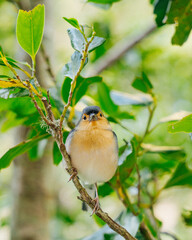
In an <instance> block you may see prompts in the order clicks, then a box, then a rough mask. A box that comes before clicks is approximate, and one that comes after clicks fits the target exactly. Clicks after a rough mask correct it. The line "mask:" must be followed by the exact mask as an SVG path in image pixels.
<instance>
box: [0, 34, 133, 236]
mask: <svg viewBox="0 0 192 240" xmlns="http://www.w3.org/2000/svg"><path fill="white" fill-rule="evenodd" d="M95 34H96V33H95V31H93V33H92V37H91V39H90V40H89V41H88V40H87V41H86V45H85V49H84V51H83V52H82V59H81V63H80V67H79V70H78V72H77V74H76V76H75V77H74V79H73V81H72V82H71V89H70V94H69V98H68V102H67V104H66V105H65V107H64V109H63V112H62V115H61V117H60V121H59V124H58V122H57V121H56V120H55V118H54V115H53V112H52V110H51V103H50V98H49V92H48V91H47V98H46V97H44V96H43V95H42V93H41V87H40V86H39V83H38V82H37V79H36V78H35V74H34V76H31V75H30V74H29V73H27V74H26V75H27V76H28V77H29V80H24V81H23V80H21V79H20V77H19V76H18V75H17V73H16V71H15V70H14V69H13V68H12V66H11V65H10V64H9V63H8V62H7V59H6V57H5V56H3V55H2V53H1V58H2V60H3V62H4V64H5V65H6V66H7V67H8V68H9V69H10V70H11V71H12V72H13V74H14V75H15V77H16V78H17V79H18V80H19V81H20V83H22V84H23V86H24V87H25V88H27V89H28V90H29V96H30V97H31V99H32V101H33V103H34V106H35V107H36V109H37V111H38V112H39V115H40V116H41V118H42V119H43V121H44V122H45V123H46V124H47V125H48V126H49V130H50V132H51V134H52V136H53V137H54V139H55V141H56V142H57V144H58V147H59V149H60V152H61V154H62V156H63V158H64V159H65V161H66V164H67V169H66V170H67V172H68V173H69V174H70V175H73V173H74V168H73V166H72V164H71V159H70V156H69V155H68V153H67V151H66V148H65V144H64V142H63V131H62V130H63V129H62V128H63V121H64V118H65V114H66V112H67V110H68V108H69V106H70V104H71V100H72V97H73V92H74V89H75V86H76V81H77V78H78V76H79V75H80V73H81V71H82V69H83V67H84V64H85V61H86V57H87V54H88V48H89V45H90V43H91V42H92V41H93V39H94V36H95ZM33 73H35V72H34V71H33ZM32 79H34V80H35V86H36V89H37V92H34V91H33V89H32V85H31V83H30V80H32ZM39 101H40V103H41V104H43V106H44V109H45V111H43V110H42V109H41V107H40V106H39V104H38V103H39ZM72 181H73V183H74V185H75V187H76V189H77V190H78V192H79V194H80V196H79V197H78V199H80V200H81V201H84V202H86V203H87V205H88V206H89V207H90V208H91V209H94V208H95V204H94V201H93V199H92V198H91V197H90V195H89V194H88V193H87V191H86V190H85V188H84V187H83V186H82V185H81V183H80V181H79V179H78V177H77V175H76V174H74V176H73V177H72ZM95 214H96V215H97V216H98V217H99V218H101V219H102V220H103V221H104V222H106V223H107V224H108V226H109V227H110V228H111V229H113V230H114V231H115V232H116V233H118V234H120V235H121V236H122V237H124V239H126V240H136V238H134V237H133V236H132V235H131V234H130V233H129V232H128V231H127V230H126V229H125V228H123V227H122V226H120V225H119V224H118V223H116V222H115V221H114V220H113V219H112V218H111V217H109V215H108V214H107V213H105V212H103V211H102V209H101V208H100V207H99V208H98V210H97V211H96V212H95Z"/></svg>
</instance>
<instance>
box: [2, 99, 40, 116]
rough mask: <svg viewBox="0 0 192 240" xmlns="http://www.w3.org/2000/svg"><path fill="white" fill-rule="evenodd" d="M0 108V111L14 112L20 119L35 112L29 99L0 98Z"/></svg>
mask: <svg viewBox="0 0 192 240" xmlns="http://www.w3.org/2000/svg"><path fill="white" fill-rule="evenodd" d="M0 106H1V108H0V111H6V110H9V111H12V112H15V113H16V114H17V115H18V116H20V117H25V116H28V115H30V114H33V113H36V112H37V109H36V108H35V107H34V104H33V103H32V101H31V98H30V97H22V98H21V97H19V98H8V99H3V98H0Z"/></svg>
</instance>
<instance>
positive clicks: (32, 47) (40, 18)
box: [16, 4, 45, 60]
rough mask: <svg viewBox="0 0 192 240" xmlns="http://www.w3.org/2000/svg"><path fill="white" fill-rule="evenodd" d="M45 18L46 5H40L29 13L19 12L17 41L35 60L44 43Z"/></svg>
mask: <svg viewBox="0 0 192 240" xmlns="http://www.w3.org/2000/svg"><path fill="white" fill-rule="evenodd" d="M44 18H45V7H44V5H40V4H39V5H37V6H36V7H35V8H33V10H31V11H28V12H26V11H23V10H19V14H18V18H17V29H16V33H17V40H18V42H19V44H20V46H21V47H22V48H23V49H24V50H25V51H26V52H27V53H28V54H29V55H30V56H31V58H32V59H33V60H34V59H35V55H36V54H37V52H38V50H39V47H40V44H41V41H42V37H43V29H44Z"/></svg>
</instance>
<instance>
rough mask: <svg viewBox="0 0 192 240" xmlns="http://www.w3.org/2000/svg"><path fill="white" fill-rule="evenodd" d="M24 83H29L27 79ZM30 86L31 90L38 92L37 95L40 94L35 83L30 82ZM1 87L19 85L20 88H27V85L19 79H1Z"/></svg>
mask: <svg viewBox="0 0 192 240" xmlns="http://www.w3.org/2000/svg"><path fill="white" fill-rule="evenodd" d="M23 83H24V84H27V82H26V81H23ZM30 86H31V90H32V91H33V92H34V93H35V94H36V95H38V92H37V90H36V89H35V88H34V87H33V85H32V84H30ZM0 87H1V88H13V87H14V88H15V87H16V88H17V87H19V88H25V89H27V87H26V86H24V85H23V84H22V83H21V82H20V81H19V80H18V79H14V78H13V79H8V80H7V81H5V80H0Z"/></svg>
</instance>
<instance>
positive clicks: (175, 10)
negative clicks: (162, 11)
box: [167, 0, 192, 45]
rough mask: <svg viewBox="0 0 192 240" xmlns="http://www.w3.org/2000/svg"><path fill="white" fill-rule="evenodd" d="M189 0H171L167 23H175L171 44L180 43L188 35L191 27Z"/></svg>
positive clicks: (191, 12) (190, 2)
mask: <svg viewBox="0 0 192 240" xmlns="http://www.w3.org/2000/svg"><path fill="white" fill-rule="evenodd" d="M191 5H192V1H191V0H176V1H172V4H171V8H170V11H169V13H168V19H167V23H175V25H176V29H175V33H174V36H173V38H172V44H177V45H182V44H183V43H184V42H185V41H186V40H187V39H188V37H189V34H190V32H191V29H192V11H191Z"/></svg>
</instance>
